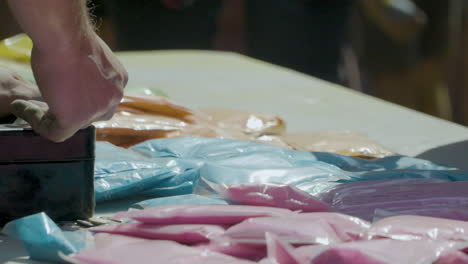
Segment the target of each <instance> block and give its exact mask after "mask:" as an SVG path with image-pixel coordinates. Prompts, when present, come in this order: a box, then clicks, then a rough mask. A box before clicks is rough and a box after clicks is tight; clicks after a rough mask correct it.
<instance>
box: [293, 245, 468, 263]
mask: <svg viewBox="0 0 468 264" xmlns="http://www.w3.org/2000/svg"><path fill="white" fill-rule="evenodd" d="M467 246H468V244H467V243H460V242H450V241H432V240H420V241H398V240H390V239H379V240H371V241H359V242H350V243H342V244H336V245H330V246H305V247H300V248H298V249H296V250H295V251H294V256H295V258H296V259H298V260H299V261H300V263H313V264H330V263H333V264H363V263H365V264H432V263H434V262H436V261H437V260H438V259H439V258H440V257H441V256H444V255H447V254H449V253H452V252H455V251H458V250H463V249H465V248H466V247H467Z"/></svg>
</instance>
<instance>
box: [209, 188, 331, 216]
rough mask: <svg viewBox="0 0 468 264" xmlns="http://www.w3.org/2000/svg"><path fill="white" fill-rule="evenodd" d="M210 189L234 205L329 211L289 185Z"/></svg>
mask: <svg viewBox="0 0 468 264" xmlns="http://www.w3.org/2000/svg"><path fill="white" fill-rule="evenodd" d="M210 187H211V188H213V189H214V190H215V191H216V192H217V194H218V195H219V196H220V197H221V198H223V199H225V200H228V201H231V202H233V203H235V204H242V205H254V206H270V207H278V208H286V209H289V210H291V211H300V212H327V211H330V210H331V208H330V206H328V205H327V204H325V203H323V202H321V201H319V200H318V199H316V198H315V197H313V196H312V195H310V194H308V193H306V192H304V191H301V190H300V189H298V188H296V187H294V186H290V185H284V184H274V183H245V184H233V185H224V184H214V183H211V184H210Z"/></svg>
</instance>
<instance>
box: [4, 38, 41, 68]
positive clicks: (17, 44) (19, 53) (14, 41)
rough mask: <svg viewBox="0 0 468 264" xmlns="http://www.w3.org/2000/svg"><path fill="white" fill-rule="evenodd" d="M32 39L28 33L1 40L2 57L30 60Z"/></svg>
mask: <svg viewBox="0 0 468 264" xmlns="http://www.w3.org/2000/svg"><path fill="white" fill-rule="evenodd" d="M32 47H33V43H32V40H31V39H30V38H29V37H28V36H27V35H26V34H19V35H16V36H13V37H11V38H7V39H4V40H2V41H1V42H0V58H4V59H12V60H16V61H20V62H30V60H31V50H32Z"/></svg>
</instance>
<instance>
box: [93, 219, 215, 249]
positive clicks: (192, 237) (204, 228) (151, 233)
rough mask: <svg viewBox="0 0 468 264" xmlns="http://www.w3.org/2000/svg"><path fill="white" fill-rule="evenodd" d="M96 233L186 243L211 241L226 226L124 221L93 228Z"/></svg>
mask: <svg viewBox="0 0 468 264" xmlns="http://www.w3.org/2000/svg"><path fill="white" fill-rule="evenodd" d="M91 231H93V232H96V233H109V234H117V235H126V236H132V237H138V238H145V239H157V240H172V241H175V242H179V243H184V244H195V243H203V242H209V241H210V237H213V236H220V235H222V234H223V233H224V228H223V227H221V226H216V225H164V226H161V225H149V224H141V223H124V224H116V225H107V226H99V227H95V228H92V229H91Z"/></svg>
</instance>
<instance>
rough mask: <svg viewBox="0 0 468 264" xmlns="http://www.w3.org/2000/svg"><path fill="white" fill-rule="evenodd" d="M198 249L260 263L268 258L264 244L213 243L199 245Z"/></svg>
mask: <svg viewBox="0 0 468 264" xmlns="http://www.w3.org/2000/svg"><path fill="white" fill-rule="evenodd" d="M196 248H199V249H203V250H209V251H214V252H218V253H222V254H225V255H228V256H232V257H236V258H241V259H247V260H252V261H259V260H261V259H263V258H264V257H265V256H266V247H265V245H263V244H249V243H239V242H233V241H212V242H211V243H208V244H199V245H197V246H196Z"/></svg>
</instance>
